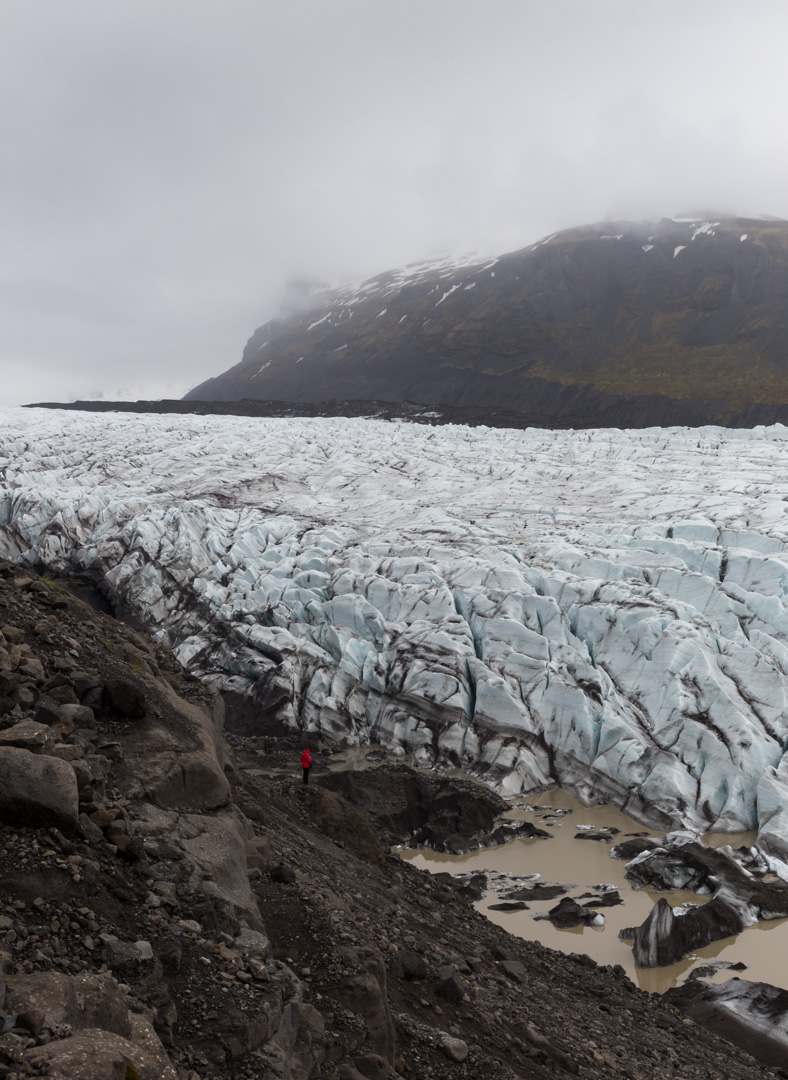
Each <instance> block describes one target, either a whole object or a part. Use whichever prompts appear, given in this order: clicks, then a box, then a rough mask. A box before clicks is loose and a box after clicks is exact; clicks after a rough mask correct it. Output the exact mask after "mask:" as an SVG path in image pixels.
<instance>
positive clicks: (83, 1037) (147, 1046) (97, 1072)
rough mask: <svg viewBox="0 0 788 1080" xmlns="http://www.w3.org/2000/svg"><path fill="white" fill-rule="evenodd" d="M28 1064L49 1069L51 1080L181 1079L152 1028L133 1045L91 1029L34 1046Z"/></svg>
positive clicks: (97, 1029)
mask: <svg viewBox="0 0 788 1080" xmlns="http://www.w3.org/2000/svg"><path fill="white" fill-rule="evenodd" d="M139 1019H141V1018H139ZM141 1027H142V1024H139V1023H138V1029H139V1028H141ZM154 1040H155V1041H154ZM156 1043H158V1046H157V1045H156ZM25 1062H29V1063H30V1065H31V1066H33V1067H34V1068H36V1069H39V1070H41V1069H43V1068H46V1069H47V1072H46V1075H47V1076H48V1077H49V1080H131V1078H132V1077H133V1078H134V1080H137V1078H139V1080H177V1076H178V1074H177V1073H176V1071H175V1069H174V1067H173V1065H172V1062H171V1061H170V1059H169V1058H168V1057H167V1054H166V1052H165V1051H164V1048H163V1047H162V1045H161V1042H160V1041H159V1040H158V1038H157V1037H156V1036H155V1033H153V1031H152V1029H150V1031H149V1032H146V1038H145V1040H144V1041H141V1042H130V1041H129V1040H128V1039H124V1038H123V1037H122V1036H121V1035H115V1034H113V1033H112V1032H108V1031H102V1030H101V1029H100V1028H90V1029H87V1030H85V1031H79V1032H77V1033H76V1034H75V1035H72V1036H71V1037H70V1038H67V1039H57V1040H54V1041H52V1042H49V1043H47V1044H46V1046H36V1047H33V1049H31V1050H28V1051H27V1052H26V1053H25Z"/></svg>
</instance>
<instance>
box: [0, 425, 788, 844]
mask: <svg viewBox="0 0 788 1080" xmlns="http://www.w3.org/2000/svg"><path fill="white" fill-rule="evenodd" d="M786 454H788V429H786V428H783V427H781V426H779V425H777V426H774V427H768V428H756V429H754V430H744V429H723V428H716V427H706V428H699V429H690V428H661V429H655V428H652V429H645V430H637V431H621V430H617V429H611V430H591V431H588V430H584V431H554V430H541V429H528V430H525V431H515V430H501V429H496V430H493V429H487V428H473V429H471V428H465V427H459V426H444V427H426V426H421V425H410V424H407V423H403V422H386V421H378V420H366V419H341V418H317V419H311V418H310V419H307V418H303V419H248V418H243V417H218V416H196V415H191V416H167V415H164V416H157V415H132V414H106V413H105V414H92V413H74V412H58V411H55V410H44V409H12V408H9V409H2V410H0V554H2V555H3V556H5V557H6V558H11V559H14V560H17V561H18V562H19V563H20V564H22V565H29V566H33V567H36V568H38V569H43V570H47V569H48V570H50V571H51V572H55V573H64V574H70V575H80V576H84V577H88V578H90V579H91V580H92V581H94V582H96V583H97V584H98V585H99V586H100V587H101V588H102V589H103V591H104V592H105V593H106V594H107V595H108V596H109V598H110V599H111V600H112V602H113V603H114V604H115V605H116V607H117V608H118V609H119V610H121V611H124V612H127V613H130V614H132V615H133V616H134V617H135V618H136V619H138V620H140V621H141V622H143V623H144V624H145V625H146V626H147V627H148V628H149V629H150V630H152V631H153V632H154V633H156V634H157V635H158V636H159V638H160V639H161V640H162V641H163V642H164V643H166V644H167V645H168V646H169V647H170V648H171V649H172V650H173V652H174V653H175V654H176V655H177V657H178V658H179V659H180V661H181V662H182V663H183V664H184V665H185V666H186V667H187V668H188V669H189V670H191V671H192V672H194V673H195V674H197V675H199V676H201V677H204V678H207V679H209V680H211V681H213V682H215V683H216V684H217V685H219V686H220V687H221V688H223V689H225V690H234V691H236V692H237V693H240V694H242V695H245V696H246V697H247V698H249V700H250V701H251V702H252V703H253V704H254V705H255V706H256V707H257V708H259V710H260V715H261V716H266V717H275V718H277V719H281V720H283V721H285V722H286V723H288V724H290V725H292V726H294V727H299V728H303V729H306V730H308V731H314V732H319V733H320V734H321V735H322V737H323V738H325V739H327V740H329V741H333V742H336V743H366V742H368V741H370V740H374V741H378V742H380V743H382V744H383V745H386V746H389V747H403V748H404V749H405V750H407V751H408V752H409V753H412V754H413V755H414V757H415V759H416V761H417V762H419V763H422V764H425V765H428V766H431V765H435V764H443V765H450V766H461V767H463V768H465V769H466V770H468V771H470V772H471V773H474V774H475V775H477V776H480V777H483V778H484V779H485V780H486V781H487V782H489V783H491V784H492V785H493V786H495V787H496V788H497V789H498V790H499V791H501V792H502V793H503V794H505V795H516V794H520V793H527V792H530V791H534V790H537V789H543V788H545V787H548V786H551V785H555V784H561V785H564V786H567V787H569V788H570V789H572V790H573V791H574V792H575V793H576V794H577V795H578V796H579V797H580V798H581V799H583V800H584V801H585V802H587V803H595V802H609V803H612V804H613V805H615V806H617V807H619V808H621V809H623V810H625V811H627V812H628V813H630V814H632V815H633V816H634V817H636V818H638V819H639V820H642V821H646V822H648V823H649V824H653V825H655V826H656V827H658V828H661V827H665V828H671V829H675V828H690V829H695V830H698V831H707V830H718V831H728V832H731V831H738V830H747V829H758V831H759V838H758V839H759V844H760V845H761V847H762V848H763V850H764V851H766V852H768V853H770V854H771V855H772V856H773V857H775V858H777V859H785V860H788V760H786V759H785V756H784V755H785V749H786V739H787V738H788V700H787V698H786V686H787V685H788V684H787V683H786V676H788V610H787V609H786V603H787V600H786V597H787V595H788V551H787V550H786V544H787V543H788V513H787V510H788V505H787V502H786V500H788V472H787V471H786V468H785V465H786Z"/></svg>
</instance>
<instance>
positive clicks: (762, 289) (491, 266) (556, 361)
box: [185, 215, 788, 426]
mask: <svg viewBox="0 0 788 1080" xmlns="http://www.w3.org/2000/svg"><path fill="white" fill-rule="evenodd" d="M787 301H788V221H784V220H781V219H772V218H734V217H727V218H726V217H723V216H721V215H719V216H716V217H715V216H710V217H704V216H692V217H686V218H662V219H659V220H652V221H646V222H642V221H639V222H604V223H602V224H596V225H587V226H582V227H579V228H574V229H569V230H567V231H565V232H561V233H556V234H554V235H551V236H548V237H546V238H545V239H543V240H541V241H539V242H538V243H536V244H533V245H531V246H530V247H527V248H523V249H522V250H521V251H516V252H513V253H510V254H507V255H502V256H500V257H498V258H494V257H491V258H487V259H484V260H478V259H469V260H465V261H459V262H458V261H450V260H447V261H442V262H429V263H419V264H414V265H411V266H408V267H406V268H405V269H404V270H398V271H392V272H389V273H384V274H380V275H379V276H377V277H374V278H371V279H370V280H368V281H366V282H364V283H362V284H360V285H354V286H346V287H343V288H340V289H337V290H334V291H329V290H325V289H323V290H321V289H319V288H318V289H315V290H314V291H313V292H311V293H310V294H309V295H308V296H306V297H305V298H303V300H302V302H301V304H300V305H299V306H298V307H297V309H295V310H293V308H292V307H291V309H290V311H289V313H288V314H286V315H285V316H283V317H282V318H279V319H273V320H272V321H270V322H268V323H266V324H265V325H264V326H262V327H260V328H259V329H258V330H256V331H255V333H254V334H253V335H252V337H251V339H250V340H249V342H248V344H247V346H246V348H245V350H244V353H243V357H242V359H241V361H240V363H238V364H236V365H235V366H234V367H233V368H231V369H230V370H228V371H226V372H224V373H223V374H221V375H218V376H217V377H216V378H213V379H208V380H207V381H206V382H204V383H202V384H201V385H200V386H197V387H196V388H195V389H193V390H191V391H190V392H189V393H188V394H187V395H186V398H185V400H191V401H202V400H207V401H233V400H238V399H242V398H251V399H258V400H263V399H267V400H281V401H289V402H307V403H309V402H311V403H315V402H323V401H329V400H337V399H345V400H378V401H391V402H401V401H412V402H420V403H425V404H442V405H450V406H467V405H474V406H476V407H479V406H482V407H489V408H491V409H496V408H506V409H509V410H514V411H517V412H521V413H529V414H539V415H542V416H544V417H548V418H549V417H555V418H559V419H560V418H561V417H568V416H572V417H577V418H579V419H580V420H582V422H584V423H586V424H587V423H588V422H589V421H590V422H598V423H599V424H601V425H605V424H613V425H624V426H648V425H652V424H699V423H723V424H730V425H738V426H750V425H752V424H756V423H769V422H774V421H783V422H786V421H788V362H787V360H786V349H787V344H788V307H787V306H786V302H787Z"/></svg>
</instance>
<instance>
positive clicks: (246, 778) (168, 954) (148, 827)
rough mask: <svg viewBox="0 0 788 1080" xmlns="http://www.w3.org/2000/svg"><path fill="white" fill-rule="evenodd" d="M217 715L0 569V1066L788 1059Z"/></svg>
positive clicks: (165, 1073)
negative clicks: (518, 913) (400, 836)
mask: <svg viewBox="0 0 788 1080" xmlns="http://www.w3.org/2000/svg"><path fill="white" fill-rule="evenodd" d="M221 723H222V717H221V700H220V698H219V697H218V696H217V695H216V693H215V692H214V691H213V690H212V689H211V688H208V687H205V686H204V685H202V684H200V683H198V682H197V681H196V680H194V679H192V678H190V677H188V676H186V675H185V674H184V673H183V671H182V670H181V669H180V666H179V665H178V664H177V663H176V662H175V661H174V660H173V658H172V656H171V655H170V654H169V653H168V652H167V650H166V649H163V648H162V647H161V646H160V645H157V644H155V643H153V642H152V641H151V640H150V639H148V638H146V637H145V636H143V635H140V634H138V633H136V632H134V631H133V630H130V629H129V628H127V627H125V626H123V625H121V624H119V623H117V622H116V621H115V620H113V619H111V618H109V617H108V616H106V615H103V614H99V613H97V612H95V611H93V610H91V609H90V608H88V607H87V606H86V605H85V604H84V603H82V602H81V601H80V600H78V599H76V598H75V597H74V596H73V595H72V594H71V593H70V592H69V591H68V590H66V589H65V588H63V587H62V586H61V585H60V584H58V583H57V582H55V581H52V580H51V579H46V578H43V579H42V578H39V577H37V576H36V575H35V574H30V573H24V572H22V571H21V570H20V569H19V567H18V566H16V565H14V564H11V563H7V562H0V1022H2V1029H3V1030H2V1033H1V1034H0V1076H3V1077H4V1078H5V1080H21V1077H25V1076H47V1077H49V1078H50V1080H107V1078H117V1080H219V1078H231V1080H241V1078H246V1077H260V1078H266V1080H267V1078H272V1080H273V1078H282V1080H309V1078H312V1077H318V1076H321V1077H323V1078H324V1080H384V1078H387V1080H388V1078H393V1077H400V1078H405V1080H416V1078H418V1080H449V1078H457V1080H462V1078H468V1080H470V1078H472V1077H478V1076H482V1075H483V1076H485V1077H489V1078H490V1080H521V1078H522V1080H526V1078H528V1080H541V1078H544V1080H547V1078H548V1077H555V1076H556V1075H567V1074H568V1075H576V1074H581V1075H589V1076H594V1077H600V1078H604V1080H608V1078H610V1080H612V1078H614V1077H620V1076H628V1077H631V1078H633V1080H648V1078H652V1077H653V1078H657V1077H659V1078H662V1077H664V1076H665V1075H672V1074H673V1073H676V1074H680V1075H682V1076H686V1077H690V1078H693V1080H712V1078H717V1077H719V1076H723V1075H724V1076H726V1077H729V1078H731V1080H757V1078H759V1077H766V1076H774V1075H784V1073H782V1072H780V1070H778V1071H777V1073H775V1072H773V1071H771V1070H770V1068H769V1067H768V1066H766V1065H763V1066H761V1065H758V1064H756V1063H755V1062H754V1061H753V1059H752V1058H750V1057H748V1056H747V1054H745V1053H743V1052H742V1051H740V1050H738V1049H737V1048H736V1047H734V1046H732V1045H730V1044H728V1043H722V1042H721V1041H720V1040H719V1039H718V1038H717V1037H716V1036H714V1035H712V1034H710V1033H707V1032H706V1031H704V1030H703V1028H701V1027H698V1026H696V1025H695V1024H694V1023H692V1022H691V1021H689V1020H688V1019H687V1018H686V1017H684V1016H683V1015H682V1014H681V1013H680V1012H679V1011H678V1010H677V1009H676V1008H674V1007H672V1006H670V1005H668V1004H666V1003H663V1002H662V1001H660V1000H658V999H654V998H652V997H650V996H649V995H647V994H644V993H642V992H640V991H639V990H638V989H637V988H636V987H635V986H634V985H633V984H632V983H631V982H630V981H629V980H628V979H626V978H625V977H624V976H623V975H622V973H621V972H620V971H615V970H612V969H602V968H598V967H596V965H594V964H593V962H592V961H590V960H588V958H587V957H584V956H581V955H573V956H570V957H566V956H564V955H562V954H559V953H556V952H553V951H551V950H548V949H545V948H543V947H541V946H539V945H534V944H529V943H526V942H522V941H518V940H516V939H513V938H510V937H509V936H508V935H507V934H506V933H505V931H503V930H502V929H500V928H498V927H496V926H494V925H493V924H491V923H489V922H487V921H486V920H485V919H484V918H483V917H482V916H480V915H478V914H477V913H476V912H475V911H474V910H473V908H472V907H471V906H470V904H469V900H468V898H467V895H466V894H467V891H468V890H466V889H462V888H459V889H458V888H456V887H454V886H453V885H452V884H451V883H450V882H449V883H444V882H442V881H439V880H437V879H433V878H431V877H429V876H428V875H424V874H422V873H420V872H419V871H416V870H414V869H413V868H412V867H410V866H408V865H406V864H402V863H400V862H399V861H398V860H396V859H394V858H393V857H391V856H387V855H386V853H385V849H384V848H383V847H382V845H381V843H380V841H379V840H378V838H377V837H376V835H375V833H374V831H373V830H372V828H371V827H370V825H369V823H368V822H367V821H366V819H365V818H364V817H363V816H362V815H361V814H360V813H359V812H358V811H357V810H354V809H353V808H352V807H351V806H350V805H349V804H348V803H347V802H345V800H344V799H342V798H341V797H340V796H339V795H337V794H336V793H334V792H332V791H330V790H324V789H321V787H320V786H319V785H318V786H316V787H312V786H310V787H309V788H306V789H304V788H303V787H302V785H301V784H300V782H299V783H297V784H296V783H293V782H292V781H290V780H288V779H284V780H283V779H276V778H274V777H266V776H264V775H263V776H254V775H251V774H250V773H247V772H245V771H243V769H241V768H239V766H243V765H244V763H245V762H246V761H247V758H248V756H249V753H250V751H249V750H248V749H247V748H246V747H245V744H243V742H241V743H237V746H236V751H235V753H234V752H233V750H232V749H231V748H230V747H228V745H227V743H226V742H225V741H224V739H223V738H222V735H221V730H220V729H221ZM312 742H313V745H314V741H313V740H312ZM268 751H269V755H270V756H271V759H272V760H281V759H282V755H286V758H285V760H289V759H292V760H294V761H295V762H296V763H297V751H298V745H297V744H296V743H294V742H289V743H282V742H281V741H280V742H276V741H275V740H269V743H268ZM251 761H254V762H255V763H256V764H258V765H259V761H260V758H259V756H257V755H255V756H254V757H253V758H252V759H251ZM322 763H323V759H322V756H321V754H320V752H319V750H316V763H315V773H316V777H315V779H316V780H319V779H320V775H321V771H322ZM384 791H385V787H381V792H384ZM384 797H385V796H384ZM441 799H442V801H441V804H440V807H441V808H440V810H439V811H438V810H436V814H435V815H434V824H435V825H436V827H438V826H437V823H438V821H439V820H445V818H446V809H447V799H446V792H445V791H444V793H443V795H442V797H441ZM469 799H470V801H471V802H472V801H473V798H472V796H471V795H469V792H468V791H464V792H463V794H462V795H461V796H460V798H459V802H458V803H457V808H458V809H459V808H460V805H462V806H463V807H465V806H467V805H468V802H469ZM484 803H485V800H482V803H481V805H484ZM392 809H393V810H394V809H395V808H392ZM392 820H393V819H392ZM461 820H462V817H461V815H459V816H457V815H455V817H454V819H453V823H452V825H451V827H452V828H455V827H456V826H457V823H460V822H461ZM480 822H481V823H484V822H486V818H485V815H484V814H482V818H481V819H479V820H478V821H476V822H474V824H473V826H472V827H473V828H475V827H476V826H477V825H478V824H479V823H480Z"/></svg>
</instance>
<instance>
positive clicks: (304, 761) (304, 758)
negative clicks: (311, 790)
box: [301, 750, 312, 784]
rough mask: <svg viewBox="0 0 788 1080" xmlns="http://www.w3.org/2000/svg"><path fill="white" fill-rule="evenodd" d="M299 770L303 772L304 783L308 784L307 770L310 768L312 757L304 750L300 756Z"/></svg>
mask: <svg viewBox="0 0 788 1080" xmlns="http://www.w3.org/2000/svg"><path fill="white" fill-rule="evenodd" d="M301 768H302V769H303V770H304V783H305V784H308V783H309V770H310V769H311V768H312V755H311V754H310V753H309V750H305V751H304V752H303V754H302V755H301Z"/></svg>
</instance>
